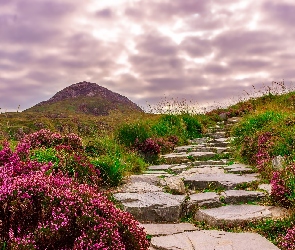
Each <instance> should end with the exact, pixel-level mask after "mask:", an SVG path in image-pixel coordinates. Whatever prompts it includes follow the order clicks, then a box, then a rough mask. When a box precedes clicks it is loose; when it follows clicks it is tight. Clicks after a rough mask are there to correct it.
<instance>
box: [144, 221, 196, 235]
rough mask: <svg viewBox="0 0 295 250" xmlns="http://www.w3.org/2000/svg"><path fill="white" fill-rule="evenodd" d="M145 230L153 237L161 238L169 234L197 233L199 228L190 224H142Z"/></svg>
mask: <svg viewBox="0 0 295 250" xmlns="http://www.w3.org/2000/svg"><path fill="white" fill-rule="evenodd" d="M140 226H142V227H144V228H145V232H146V234H148V235H152V236H161V235H168V234H177V233H184V232H190V231H196V230H197V228H196V227H195V226H194V225H193V224H190V223H178V224H141V225H140Z"/></svg>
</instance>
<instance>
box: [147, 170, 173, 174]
mask: <svg viewBox="0 0 295 250" xmlns="http://www.w3.org/2000/svg"><path fill="white" fill-rule="evenodd" d="M143 173H144V174H159V175H165V174H167V172H166V171H163V170H147V171H144V172H143Z"/></svg>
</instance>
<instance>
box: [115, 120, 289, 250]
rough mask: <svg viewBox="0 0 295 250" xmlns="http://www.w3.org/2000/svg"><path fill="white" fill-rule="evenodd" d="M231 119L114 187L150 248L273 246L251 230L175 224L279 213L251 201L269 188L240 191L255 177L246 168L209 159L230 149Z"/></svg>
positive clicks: (239, 220) (240, 249)
mask: <svg viewBox="0 0 295 250" xmlns="http://www.w3.org/2000/svg"><path fill="white" fill-rule="evenodd" d="M237 120H238V119H237V118H231V119H229V120H228V121H227V123H226V124H222V123H220V124H219V125H217V126H216V127H214V128H211V130H210V131H208V137H205V138H198V139H195V140H192V141H190V143H191V145H186V146H181V147H177V148H176V149H175V151H174V152H173V153H170V154H166V155H163V156H162V157H163V158H164V159H165V162H166V164H164V165H156V166H150V167H149V169H148V171H146V172H145V173H143V174H141V175H133V176H131V177H130V178H129V180H128V181H127V183H126V184H124V185H123V186H121V187H119V188H118V190H117V191H116V193H114V198H115V199H117V200H118V201H119V202H121V204H122V206H123V208H124V209H125V210H126V211H128V212H130V213H131V214H133V215H134V217H135V218H136V219H137V220H139V221H140V222H141V223H142V226H143V227H144V228H145V230H146V232H147V234H148V235H150V236H151V237H152V238H151V247H150V249H151V250H152V249H161V250H166V249H167V250H168V249H169V250H174V249H175V250H176V249H178V250H179V249H183V250H194V249H202V250H203V249H204V250H210V249H212V250H213V249H215V250H223V249H233V250H244V249H245V250H246V249H247V250H251V249H253V250H254V249H255V250H256V249H257V250H260V249H266V250H268V249H269V250H272V249H278V248H277V247H276V246H274V245H273V244H272V243H271V242H269V241H268V240H266V239H265V238H263V237H262V236H260V235H258V234H255V233H230V232H224V231H218V230H200V229H198V228H197V227H195V226H194V225H193V224H189V223H180V219H181V218H183V217H188V216H190V217H191V218H193V220H195V221H204V222H206V223H207V224H208V225H210V226H213V227H216V226H223V225H226V226H234V225H239V224H241V223H245V222H248V221H252V220H260V219H263V218H270V217H272V218H277V217H281V216H284V215H285V214H286V212H287V211H286V210H285V209H283V208H279V207H272V206H263V205H257V204H256V203H257V202H259V201H260V200H262V199H263V198H264V197H265V196H266V195H267V192H266V191H263V190H262V189H265V190H269V187H267V186H266V187H265V186H261V189H260V190H258V191H247V190H240V189H239V187H242V186H245V185H247V184H250V183H252V182H254V181H258V176H257V174H255V173H254V172H253V169H252V168H251V167H250V166H247V165H244V164H240V163H235V164H231V165H228V164H227V163H228V161H229V160H227V159H220V160H212V157H216V155H217V154H221V153H223V154H224V153H226V152H229V151H230V147H229V141H230V139H231V138H230V137H227V136H228V135H229V133H228V131H229V129H230V127H231V125H232V124H233V123H234V122H236V121H237Z"/></svg>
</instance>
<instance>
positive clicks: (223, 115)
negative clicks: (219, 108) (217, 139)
mask: <svg viewBox="0 0 295 250" xmlns="http://www.w3.org/2000/svg"><path fill="white" fill-rule="evenodd" d="M219 118H220V119H221V120H222V121H225V120H226V118H227V114H226V113H221V114H219Z"/></svg>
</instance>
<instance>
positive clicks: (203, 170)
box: [179, 165, 224, 177]
mask: <svg viewBox="0 0 295 250" xmlns="http://www.w3.org/2000/svg"><path fill="white" fill-rule="evenodd" d="M196 174H224V170H223V168H222V167H219V166H210V165H207V166H203V165H201V166H198V167H193V168H190V169H188V170H186V171H183V172H182V173H181V174H179V176H181V177H189V176H194V175H196Z"/></svg>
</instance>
